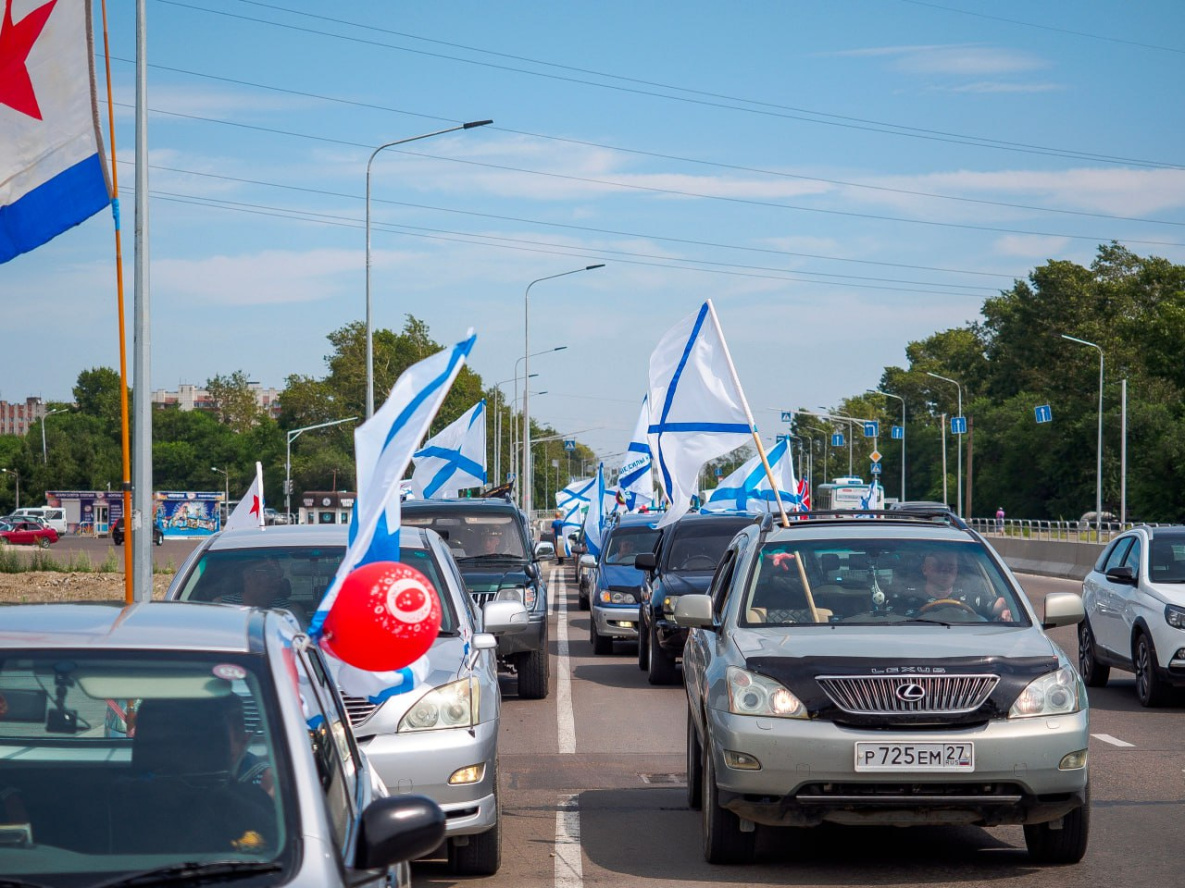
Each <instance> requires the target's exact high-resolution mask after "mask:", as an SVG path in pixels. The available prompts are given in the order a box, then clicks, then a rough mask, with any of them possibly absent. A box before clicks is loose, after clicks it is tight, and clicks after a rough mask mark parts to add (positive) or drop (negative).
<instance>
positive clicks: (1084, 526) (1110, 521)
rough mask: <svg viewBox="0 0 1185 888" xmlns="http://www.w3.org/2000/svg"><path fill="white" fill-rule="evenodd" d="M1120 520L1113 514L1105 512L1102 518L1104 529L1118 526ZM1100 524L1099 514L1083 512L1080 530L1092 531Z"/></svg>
mask: <svg viewBox="0 0 1185 888" xmlns="http://www.w3.org/2000/svg"><path fill="white" fill-rule="evenodd" d="M1118 521H1119V519H1118V518H1117V517H1116V516H1115V515H1114V514H1113V513H1111V512H1103V513H1102V516H1101V523H1102V525H1103V527H1105V528H1110V527H1113V526H1117V523H1118ZM1099 523H1100V517H1099V513H1098V512H1093V511H1092V512H1083V513H1082V517H1081V518H1079V519H1078V529H1079V530H1080V531H1086V530H1090V529H1091V528H1092V527H1094V526H1095V525H1096V524H1099Z"/></svg>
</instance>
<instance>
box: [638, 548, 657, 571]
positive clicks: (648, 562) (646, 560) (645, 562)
mask: <svg viewBox="0 0 1185 888" xmlns="http://www.w3.org/2000/svg"><path fill="white" fill-rule="evenodd" d="M634 567H636V568H637V569H638V570H654V569H655V568H656V567H658V556H657V555H655V554H654V553H653V552H643V553H642V554H641V555H635V556H634Z"/></svg>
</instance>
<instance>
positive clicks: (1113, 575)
mask: <svg viewBox="0 0 1185 888" xmlns="http://www.w3.org/2000/svg"><path fill="white" fill-rule="evenodd" d="M1082 602H1083V605H1084V606H1085V608H1086V620H1085V621H1084V622H1083V623H1082V624H1081V625H1080V626H1079V627H1078V669H1079V671H1080V672H1081V673H1082V678H1083V680H1084V681H1085V682H1086V683H1087V684H1088V685H1090V686H1091V687H1095V688H1101V687H1103V686H1104V685H1105V684H1106V683H1107V678H1108V677H1109V676H1110V673H1111V667H1115V668H1118V669H1125V670H1129V671H1131V672H1134V673H1135V674H1136V696H1137V697H1138V698H1139V700H1140V703H1141V704H1142V705H1144V706H1161V705H1163V704H1164V703H1166V702H1167V701H1168V700H1169V698H1170V697H1171V696H1172V693H1173V689H1174V688H1176V687H1185V526H1178V527H1146V526H1141V527H1135V528H1132V529H1131V530H1129V531H1128V532H1127V533H1124V534H1122V535H1120V536H1118V537H1116V538H1115V539H1114V540H1112V541H1111V544H1110V545H1109V546H1107V548H1106V549H1104V550H1103V554H1102V555H1100V556H1099V560H1098V561H1097V562H1095V566H1094V570H1092V571H1091V572H1090V573H1089V574H1087V575H1086V579H1085V580H1083V582H1082Z"/></svg>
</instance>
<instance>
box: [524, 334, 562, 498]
mask: <svg viewBox="0 0 1185 888" xmlns="http://www.w3.org/2000/svg"><path fill="white" fill-rule="evenodd" d="M567 347H568V346H566V345H557V346H556V347H555V348H545V349H544V350H543V351H537V352H535V353H534V354H532V355H526V354H524V355H523V356H522V357H521V358H519V359H518V360H517V361H515V362H514V401H513V404H514V406H513V407H512V408H511V414H512V415H513V413H514V411H515V410H517V409H518V365H519V364H521V363H522V362H523V361H525V360H527V359H528V358H537V357H539V356H540V355H547V354H551V353H552V352H558V351H563V350H564V349H566V348H567ZM527 371H528V372H530V368H529V367H528V368H527ZM538 375H539V374H538V373H531V378H533V377H536V376H538ZM526 387H527V383H526V382H525V378H524V382H523V388H524V389H525V388H526ZM523 397H524V399H525V398H526V392H525V391H524V393H523ZM524 404H525V400H524ZM511 428H513V426H512V427H511ZM513 440H514V436H513V435H512V436H511V441H512V442H513ZM522 442H523V438H522V435H521V434H520V435H519V438H518V443H519V446H520V447H521V446H522ZM511 446H512V447H513V446H514V444H513V443H512V444H511ZM522 468H523V469H525V468H526V467H525V466H523V467H522ZM522 478H523V473H522V472H521V471H520V472H519V474H518V480H519V481H520V482H521V480H522ZM520 502H521V500H520Z"/></svg>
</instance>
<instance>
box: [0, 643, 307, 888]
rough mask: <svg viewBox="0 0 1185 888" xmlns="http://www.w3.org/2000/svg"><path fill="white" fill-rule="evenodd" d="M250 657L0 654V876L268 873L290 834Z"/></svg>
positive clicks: (284, 788) (262, 693) (266, 693)
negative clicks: (215, 864) (256, 868)
mask: <svg viewBox="0 0 1185 888" xmlns="http://www.w3.org/2000/svg"><path fill="white" fill-rule="evenodd" d="M260 663H261V660H260V658H258V657H249V656H242V655H230V654H210V655H207V654H204V653H185V654H183V655H179V654H175V653H172V652H135V653H128V652H119V653H107V652H103V653H95V652H93V651H74V652H53V653H47V652H45V651H11V650H10V651H5V652H3V655H2V656H0V873H3V874H4V875H6V876H9V877H14V876H20V877H27V878H28V879H29V880H30V881H33V882H35V883H37V884H43V885H66V884H68V885H72V886H73V885H78V884H89V881H88V882H80V881H79V880H78V876H80V875H83V874H85V875H89V876H95V875H99V876H103V875H106V876H112V875H115V874H123V873H127V872H129V871H138V870H145V869H150V868H154V867H160V866H165V865H168V864H176V863H182V862H186V861H192V862H194V863H202V862H210V861H242V862H244V863H248V862H249V863H253V864H260V863H267V862H268V861H275V860H277V859H278V858H280V857H281V856H282V854H283V851H284V848H285V846H286V845H287V844H288V842H287V838H286V837H288V836H291V835H292V834H293V827H294V824H293V823H292V822H291V821H290V820H289V819H288V818H287V817H286V814H285V812H286V808H288V807H289V806H290V805H291V800H292V799H294V798H295V793H294V790H293V788H292V777H291V774H290V768H289V766H288V764H287V762H286V761H283V760H281V759H278V758H277V756H276V752H277V744H276V743H275V737H276V736H277V735H276V730H277V728H276V726H277V725H278V724H279V716H278V713H277V712H276V711H275V710H273V709H272V706H271V705H270V704H268V703H267V702H266V701H268V700H270V699H274V695H275V691H274V688H273V686H272V685H271V684H270V676H268V675H267V674H262V675H261V674H257V672H256V669H257V667H258V666H259V664H260Z"/></svg>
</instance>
